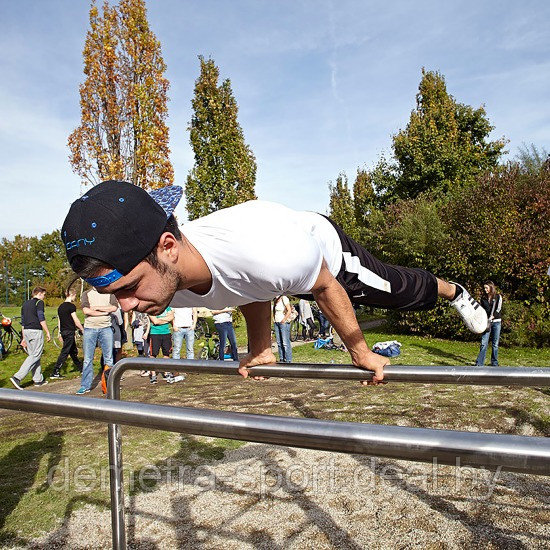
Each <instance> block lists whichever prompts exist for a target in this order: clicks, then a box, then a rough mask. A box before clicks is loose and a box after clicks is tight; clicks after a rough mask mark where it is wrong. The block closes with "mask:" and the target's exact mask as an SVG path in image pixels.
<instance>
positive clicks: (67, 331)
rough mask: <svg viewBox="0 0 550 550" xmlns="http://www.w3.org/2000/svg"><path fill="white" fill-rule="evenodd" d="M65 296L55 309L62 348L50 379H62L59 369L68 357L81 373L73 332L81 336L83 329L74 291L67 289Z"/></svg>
mask: <svg viewBox="0 0 550 550" xmlns="http://www.w3.org/2000/svg"><path fill="white" fill-rule="evenodd" d="M65 296H66V297H65V301H64V302H63V303H62V304H61V305H60V306H59V307H58V308H57V322H58V325H59V339H60V340H61V341H62V342H63V347H62V348H61V351H60V352H59V357H58V358H57V361H56V363H55V367H54V369H53V373H52V375H51V376H50V378H63V376H61V367H62V366H63V363H64V362H65V361H66V360H67V357H69V356H71V359H72V360H73V363H74V364H75V366H76V368H77V369H78V370H79V371H80V372H82V363H81V362H80V360H79V359H78V348H77V347H76V341H75V331H76V330H77V329H78V330H79V331H80V333H81V334H82V333H84V327H83V326H82V323H81V322H80V319H79V318H78V316H77V314H76V306H75V305H74V301H75V299H76V290H74V289H73V288H69V289H68V290H67V291H66V292H65Z"/></svg>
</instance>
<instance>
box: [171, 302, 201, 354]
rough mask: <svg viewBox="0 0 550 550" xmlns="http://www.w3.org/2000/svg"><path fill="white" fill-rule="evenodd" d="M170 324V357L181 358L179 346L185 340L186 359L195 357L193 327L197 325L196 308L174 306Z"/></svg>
mask: <svg viewBox="0 0 550 550" xmlns="http://www.w3.org/2000/svg"><path fill="white" fill-rule="evenodd" d="M172 311H173V312H174V320H173V321H172V326H173V328H174V331H173V332H172V359H181V348H182V345H183V341H184V340H185V346H186V354H185V357H186V358H187V359H194V358H195V351H194V349H193V346H194V344H195V327H196V326H197V308H194V307H175V308H172Z"/></svg>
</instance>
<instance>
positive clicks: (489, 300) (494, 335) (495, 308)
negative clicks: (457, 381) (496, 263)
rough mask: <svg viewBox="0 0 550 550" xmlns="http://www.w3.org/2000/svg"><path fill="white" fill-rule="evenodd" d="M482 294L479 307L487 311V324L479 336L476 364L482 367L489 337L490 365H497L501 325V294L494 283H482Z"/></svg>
mask: <svg viewBox="0 0 550 550" xmlns="http://www.w3.org/2000/svg"><path fill="white" fill-rule="evenodd" d="M483 291H484V296H483V298H481V307H482V308H483V309H484V310H485V311H486V312H487V317H488V326H487V330H486V331H485V332H484V333H483V336H482V337H481V346H480V348H479V355H478V356H477V359H476V366H478V367H482V366H483V365H484V363H485V354H486V353H487V348H488V347H489V339H490V340H491V342H492V348H491V366H493V367H498V341H499V339H500V329H501V325H502V296H501V295H500V294H498V293H497V290H496V287H495V283H493V281H487V282H486V283H485V284H484V285H483Z"/></svg>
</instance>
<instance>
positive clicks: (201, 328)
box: [195, 317, 210, 340]
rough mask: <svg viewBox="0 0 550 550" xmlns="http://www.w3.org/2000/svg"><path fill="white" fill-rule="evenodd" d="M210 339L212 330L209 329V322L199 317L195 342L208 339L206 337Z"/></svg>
mask: <svg viewBox="0 0 550 550" xmlns="http://www.w3.org/2000/svg"><path fill="white" fill-rule="evenodd" d="M207 334H208V337H210V329H209V327H208V321H207V320H206V319H205V318H204V317H199V318H198V319H197V324H196V326H195V340H199V339H200V338H206V335H207Z"/></svg>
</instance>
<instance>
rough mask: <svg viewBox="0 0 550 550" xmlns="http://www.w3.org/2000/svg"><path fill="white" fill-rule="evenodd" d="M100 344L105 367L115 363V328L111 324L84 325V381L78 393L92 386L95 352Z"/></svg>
mask: <svg viewBox="0 0 550 550" xmlns="http://www.w3.org/2000/svg"><path fill="white" fill-rule="evenodd" d="M98 344H99V347H100V348H101V351H102V353H103V360H104V361H105V368H107V367H109V368H110V367H111V366H112V365H113V329H112V328H111V326H108V327H103V328H86V327H84V337H83V341H82V347H83V348H84V365H83V367H82V381H81V383H80V385H81V388H80V390H82V389H84V391H83V392H80V390H78V392H77V393H79V392H80V393H87V392H89V391H90V389H91V387H92V380H93V379H94V353H95V348H96V347H97V345H98Z"/></svg>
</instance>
